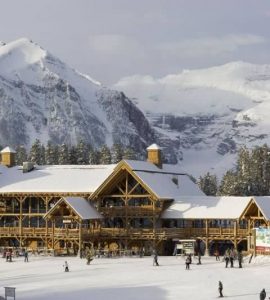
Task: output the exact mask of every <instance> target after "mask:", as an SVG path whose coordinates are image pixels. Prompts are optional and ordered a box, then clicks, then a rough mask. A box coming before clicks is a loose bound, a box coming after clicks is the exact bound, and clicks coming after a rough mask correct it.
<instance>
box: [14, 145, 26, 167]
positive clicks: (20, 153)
mask: <svg viewBox="0 0 270 300" xmlns="http://www.w3.org/2000/svg"><path fill="white" fill-rule="evenodd" d="M25 161H27V152H26V149H25V147H24V146H18V147H17V148H16V165H17V166H21V165H22V164H23V162H25Z"/></svg>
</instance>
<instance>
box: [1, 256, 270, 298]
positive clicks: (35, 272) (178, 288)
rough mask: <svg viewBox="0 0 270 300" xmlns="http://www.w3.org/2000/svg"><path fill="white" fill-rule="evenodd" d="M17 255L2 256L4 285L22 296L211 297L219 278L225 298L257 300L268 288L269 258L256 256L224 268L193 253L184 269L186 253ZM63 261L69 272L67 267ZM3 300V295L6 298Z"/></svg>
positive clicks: (214, 292) (2, 292) (2, 293)
mask: <svg viewBox="0 0 270 300" xmlns="http://www.w3.org/2000/svg"><path fill="white" fill-rule="evenodd" d="M23 259H24V258H23V257H18V258H14V261H13V262H12V263H9V262H6V261H5V259H3V258H2V259H1V260H0V274H1V288H0V296H4V288H3V287H5V286H8V287H16V299H20V300H36V299H39V300H47V299H54V300H63V299H65V300H73V299H77V300H85V299H95V300H104V299H116V300H138V299H143V300H146V299H147V300H180V299H181V300H190V299H199V300H211V299H216V298H218V295H219V293H218V281H219V280H221V281H222V283H223V294H224V297H229V299H231V300H239V299H245V300H254V299H259V293H260V291H261V290H262V289H263V288H265V290H266V293H267V299H268V296H269V293H270V288H269V263H270V262H269V257H266V256H264V257H263V256H258V257H255V258H253V259H252V261H251V263H250V264H249V263H248V261H249V257H245V258H244V263H243V268H242V269H239V268H238V262H237V260H236V261H235V267H234V268H225V263H224V262H223V261H222V260H220V261H216V260H215V257H213V256H212V257H209V256H206V257H205V256H203V257H202V258H201V261H202V264H201V265H197V261H198V260H197V257H194V258H193V263H192V265H191V267H190V270H185V257H175V256H167V257H166V256H160V257H159V264H160V266H159V267H157V266H153V263H152V260H153V258H152V257H150V256H148V257H144V258H138V257H132V258H131V257H130V258H126V257H125V258H96V259H94V261H93V262H92V263H91V265H90V266H89V265H86V261H85V259H80V258H77V257H46V256H44V257H42V256H34V255H30V256H29V262H28V263H25V262H24V261H23ZM65 261H67V262H68V264H69V269H70V272H64V270H63V265H64V263H65ZM3 299H4V298H3Z"/></svg>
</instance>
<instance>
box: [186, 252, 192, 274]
mask: <svg viewBox="0 0 270 300" xmlns="http://www.w3.org/2000/svg"><path fill="white" fill-rule="evenodd" d="M191 263H192V259H191V254H189V255H188V256H187V258H186V270H189V269H190V264H191Z"/></svg>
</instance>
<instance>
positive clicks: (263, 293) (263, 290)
mask: <svg viewBox="0 0 270 300" xmlns="http://www.w3.org/2000/svg"><path fill="white" fill-rule="evenodd" d="M265 298H266V292H265V289H262V291H261V292H260V300H264V299H265Z"/></svg>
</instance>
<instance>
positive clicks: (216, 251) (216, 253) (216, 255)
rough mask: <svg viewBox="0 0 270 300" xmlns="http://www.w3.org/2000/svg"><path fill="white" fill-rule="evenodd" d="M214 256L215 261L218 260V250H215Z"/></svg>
mask: <svg viewBox="0 0 270 300" xmlns="http://www.w3.org/2000/svg"><path fill="white" fill-rule="evenodd" d="M214 255H215V257H216V260H220V258H219V251H218V249H216V250H215V252H214Z"/></svg>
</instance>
